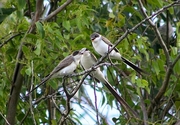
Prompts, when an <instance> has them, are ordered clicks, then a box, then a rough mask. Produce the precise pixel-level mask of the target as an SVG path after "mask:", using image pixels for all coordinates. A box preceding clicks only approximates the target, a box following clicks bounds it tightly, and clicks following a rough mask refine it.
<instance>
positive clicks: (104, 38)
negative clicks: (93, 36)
mask: <svg viewBox="0 0 180 125" xmlns="http://www.w3.org/2000/svg"><path fill="white" fill-rule="evenodd" d="M102 39H103V41H104V42H105V43H107V44H108V45H109V46H111V47H112V46H113V44H112V43H111V42H110V41H109V40H108V39H107V38H106V37H104V36H102ZM114 50H115V51H116V52H119V50H118V49H117V48H116V47H115V48H114Z"/></svg>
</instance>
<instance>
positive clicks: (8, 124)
mask: <svg viewBox="0 0 180 125" xmlns="http://www.w3.org/2000/svg"><path fill="white" fill-rule="evenodd" d="M0 115H1V116H2V117H3V119H4V120H5V121H6V124H7V125H11V124H10V123H9V122H8V120H7V119H6V118H5V117H4V116H3V114H2V113H1V112H0Z"/></svg>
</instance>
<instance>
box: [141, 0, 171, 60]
mask: <svg viewBox="0 0 180 125" xmlns="http://www.w3.org/2000/svg"><path fill="white" fill-rule="evenodd" d="M138 2H139V5H140V9H141V11H142V13H143V14H144V16H145V17H146V18H148V15H147V14H146V12H145V9H144V6H143V4H142V1H141V0H138ZM163 8H165V7H163ZM163 8H162V9H163ZM163 10H164V9H163ZM148 22H149V24H150V25H151V26H152V27H153V29H154V31H155V32H156V34H157V38H158V39H159V42H160V45H161V47H162V49H163V50H164V53H165V55H166V59H167V63H169V61H170V56H169V52H168V49H167V47H166V44H165V43H164V40H163V39H162V37H161V34H160V32H159V30H158V28H157V26H156V25H155V24H154V23H153V22H152V21H151V20H150V19H148Z"/></svg>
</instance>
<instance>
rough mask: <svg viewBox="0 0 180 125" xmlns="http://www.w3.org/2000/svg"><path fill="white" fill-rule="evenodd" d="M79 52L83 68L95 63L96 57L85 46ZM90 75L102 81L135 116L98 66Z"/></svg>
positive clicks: (133, 112) (135, 114)
mask: <svg viewBox="0 0 180 125" xmlns="http://www.w3.org/2000/svg"><path fill="white" fill-rule="evenodd" d="M80 52H81V53H82V54H83V55H82V57H81V60H80V65H81V66H82V67H83V68H84V69H85V70H87V69H89V68H91V67H92V66H93V65H95V64H96V63H97V59H96V57H95V56H94V55H93V54H92V53H91V52H90V51H89V50H88V49H86V48H82V49H81V50H80ZM90 75H91V76H92V77H94V78H95V79H96V80H98V82H102V83H104V85H105V86H106V87H107V88H108V89H109V91H110V92H111V93H112V94H113V95H114V97H115V98H116V99H117V101H118V102H119V103H120V104H121V105H122V106H123V107H124V109H125V110H126V111H127V110H130V111H131V112H132V114H133V115H134V116H135V117H137V113H136V112H135V111H134V110H133V109H132V108H131V107H130V106H129V105H128V104H127V103H126V101H125V100H124V99H123V98H122V97H121V96H119V94H118V93H117V92H116V90H115V89H114V88H113V87H112V86H111V84H110V83H109V82H108V81H107V80H106V79H105V77H104V75H103V73H102V72H101V70H100V67H98V68H97V69H95V70H93V71H92V72H91V73H90Z"/></svg>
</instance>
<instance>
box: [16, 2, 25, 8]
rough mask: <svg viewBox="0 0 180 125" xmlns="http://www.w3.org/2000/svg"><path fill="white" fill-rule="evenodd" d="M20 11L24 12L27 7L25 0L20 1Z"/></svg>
mask: <svg viewBox="0 0 180 125" xmlns="http://www.w3.org/2000/svg"><path fill="white" fill-rule="evenodd" d="M17 2H18V9H20V10H22V9H23V8H24V7H25V5H26V1H25V0H18V1H17Z"/></svg>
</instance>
